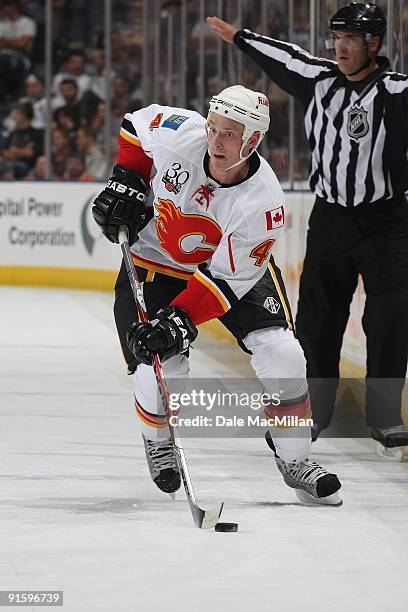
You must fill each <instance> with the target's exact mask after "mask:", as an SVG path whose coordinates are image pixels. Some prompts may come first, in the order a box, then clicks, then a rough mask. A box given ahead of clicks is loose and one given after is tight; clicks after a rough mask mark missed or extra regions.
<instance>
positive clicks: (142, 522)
mask: <svg viewBox="0 0 408 612" xmlns="http://www.w3.org/2000/svg"><path fill="white" fill-rule="evenodd" d="M111 303H112V297H111V296H110V295H108V294H103V293H94V292H82V291H67V290H65V291H63V290H49V289H28V288H13V287H1V288H0V304H1V317H0V364H1V366H0V383H1V386H0V416H1V428H0V590H17V589H20V590H27V589H33V590H41V589H48V590H63V591H64V608H62V609H63V610H65V611H67V612H85V611H86V612H128V611H143V612H144V611H146V612H165V611H167V610H171V611H173V610H177V611H178V612H191V611H193V612H204V611H205V612H207V611H210V610H211V611H214V612H220V611H234V612H244V611H245V612H247V611H249V610H251V611H253V612H270V611H272V610H273V611H276V612H306V611H307V612H309V611H310V612H315V611H319V612H320V611H332V612H344V611H345V610H349V611H352V612H354V611H357V610H361V611H362V610H364V611H367V610H369V611H370V612H373V611H379V612H380V611H381V612H385V611H388V610H390V611H393V612H398V611H401V612H402V611H403V610H406V608H407V603H406V602H407V590H408V589H407V579H406V576H407V545H408V537H407V536H408V521H407V517H408V464H396V463H388V462H384V461H383V460H381V459H379V458H377V457H376V456H375V454H374V450H373V445H372V443H371V441H369V440H336V439H331V440H329V439H322V440H319V441H318V442H317V443H316V445H315V446H314V450H315V457H316V459H317V460H318V461H320V462H321V463H322V464H323V465H324V466H325V467H328V468H330V469H332V470H333V471H335V472H337V473H338V474H339V476H340V478H341V479H342V482H343V489H342V495H343V498H344V505H343V507H341V508H327V507H318V508H313V507H305V506H302V505H301V504H300V503H299V502H298V501H297V500H296V498H295V496H294V494H293V492H292V490H290V489H289V488H288V487H286V486H285V485H284V483H283V481H282V479H281V476H280V475H279V473H278V471H277V469H276V466H275V463H274V461H273V458H272V456H271V454H270V452H269V451H268V449H267V447H266V445H265V444H264V442H263V441H262V440H261V439H251V440H248V439H244V440H233V439H226V440H224V439H221V440H220V439H218V440H209V439H205V440H204V439H188V440H186V441H185V449H186V454H187V457H188V460H189V464H190V467H191V472H192V476H193V479H194V484H195V488H196V494H197V497H198V499H199V501H200V503H201V504H202V505H203V506H205V505H208V506H210V505H211V504H212V503H213V502H215V501H218V500H220V499H223V500H224V501H225V509H224V512H223V515H222V520H223V521H231V522H239V532H238V533H232V534H228V533H216V532H214V531H202V530H198V529H196V528H195V527H194V526H193V523H192V519H191V516H190V513H189V510H188V506H187V503H186V501H185V499H184V494H183V493H179V494H178V495H177V500H176V501H175V502H172V501H171V500H170V499H169V497H168V496H166V495H163V494H161V493H160V492H159V491H158V490H157V489H156V487H155V486H154V485H153V484H152V482H151V481H150V477H149V475H148V470H147V467H146V465H145V459H144V452H143V448H142V444H141V439H140V435H139V433H138V427H137V422H136V417H135V416H134V413H133V408H132V402H131V381H130V378H129V377H127V376H126V374H125V370H124V368H123V362H122V357H121V352H120V349H119V346H118V342H117V340H116V335H115V330H114V324H113V318H112V315H111ZM201 336H202V337H201V339H200V342H199V343H198V344H197V348H196V349H195V350H194V351H193V352H192V357H191V364H192V375H193V376H211V375H217V376H220V375H221V376H230V377H234V376H235V377H237V376H240V375H241V376H245V375H250V371H249V369H248V358H247V356H246V355H244V354H243V353H241V352H240V350H239V349H238V348H234V347H232V346H229V345H216V346H215V345H214V340H213V338H212V337H211V336H209V335H205V334H201ZM2 609H3V608H2ZM6 609H8V608H4V610H6ZM11 609H14V608H10V610H11ZM25 609H29V608H25ZM37 609H38V608H32V610H37Z"/></svg>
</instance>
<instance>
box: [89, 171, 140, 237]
mask: <svg viewBox="0 0 408 612" xmlns="http://www.w3.org/2000/svg"><path fill="white" fill-rule="evenodd" d="M148 191H149V185H148V184H147V183H146V181H145V180H144V178H143V177H142V176H140V175H139V174H138V173H137V172H133V171H132V170H128V169H127V168H124V167H123V166H115V167H114V169H113V176H111V178H110V179H109V181H108V184H107V185H106V187H105V189H104V190H103V191H101V193H100V194H99V195H98V196H97V197H96V198H95V200H94V203H93V207H92V214H93V216H94V219H95V221H96V222H97V224H98V225H99V226H100V228H101V229H102V232H103V233H104V234H105V236H106V237H107V238H108V240H110V241H111V242H116V243H117V242H119V239H118V233H119V228H120V227H121V226H125V227H126V228H127V230H128V238H129V242H130V244H132V242H134V241H135V240H136V238H137V233H138V232H139V231H140V230H141V229H142V228H143V227H144V226H145V225H146V224H147V223H148V221H149V220H150V216H149V214H148V211H147V210H146V208H145V201H146V193H147V192H148Z"/></svg>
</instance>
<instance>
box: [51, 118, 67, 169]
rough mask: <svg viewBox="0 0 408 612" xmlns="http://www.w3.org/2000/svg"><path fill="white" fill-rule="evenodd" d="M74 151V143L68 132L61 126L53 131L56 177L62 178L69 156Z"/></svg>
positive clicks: (53, 162)
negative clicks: (72, 143)
mask: <svg viewBox="0 0 408 612" xmlns="http://www.w3.org/2000/svg"><path fill="white" fill-rule="evenodd" d="M71 153H72V145H71V141H70V139H69V136H68V134H66V133H65V132H64V130H61V129H60V128H54V130H53V132H52V157H51V161H52V169H53V174H54V176H55V178H56V179H57V180H58V179H59V180H62V178H63V176H64V173H65V166H66V163H67V159H68V157H69V156H70V155H71Z"/></svg>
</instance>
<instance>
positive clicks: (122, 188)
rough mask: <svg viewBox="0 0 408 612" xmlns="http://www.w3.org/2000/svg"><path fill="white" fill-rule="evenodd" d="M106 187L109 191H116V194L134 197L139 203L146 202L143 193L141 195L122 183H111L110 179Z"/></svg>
mask: <svg viewBox="0 0 408 612" xmlns="http://www.w3.org/2000/svg"><path fill="white" fill-rule="evenodd" d="M107 187H108V188H109V189H112V191H116V192H117V193H122V194H126V195H128V196H129V197H131V198H133V197H136V200H139V201H140V202H145V201H146V194H145V193H142V192H141V191H138V190H137V189H132V187H128V186H127V185H123V184H122V183H118V182H117V181H113V180H112V179H109V181H108V183H107Z"/></svg>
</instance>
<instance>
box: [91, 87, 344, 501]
mask: <svg viewBox="0 0 408 612" xmlns="http://www.w3.org/2000/svg"><path fill="white" fill-rule="evenodd" d="M268 106H269V103H268V99H267V97H266V96H265V95H263V94H262V93H258V92H254V91H251V90H249V89H246V88H244V87H242V86H239V85H236V86H233V87H228V88H227V89H224V90H223V91H222V92H221V93H220V94H219V95H217V96H214V97H213V98H212V100H211V102H210V111H209V114H208V118H207V120H206V119H204V118H203V117H202V116H201V115H199V114H198V113H196V112H193V111H190V110H186V109H180V108H170V107H168V106H159V105H157V104H153V105H151V106H149V107H147V108H144V109H141V110H139V111H136V112H134V113H131V114H130V113H129V114H127V115H125V117H124V120H123V123H122V128H121V131H120V136H119V145H120V147H119V154H118V159H117V165H116V166H115V168H114V170H113V177H112V178H111V179H110V180H109V181H108V184H107V187H106V188H105V189H104V190H103V191H102V192H101V193H100V194H99V196H98V197H97V198H96V200H95V202H94V206H93V215H94V217H95V220H96V222H97V223H98V224H99V226H100V227H101V229H102V231H103V233H104V234H105V236H106V237H107V238H108V239H109V240H111V241H112V242H118V231H119V228H120V227H121V226H126V227H127V229H128V232H129V234H130V242H131V244H132V247H131V250H132V256H133V259H134V263H135V265H136V267H137V271H138V275H139V277H140V280H141V281H144V287H143V290H144V297H145V302H146V306H147V309H148V313H149V316H150V320H153V322H152V323H135V322H134V318H135V305H134V301H133V296H132V293H131V288H130V286H129V282H128V278H127V274H126V271H125V268H124V265H123V264H122V268H121V271H120V273H119V276H118V280H117V283H116V300H115V308H114V310H115V319H116V325H117V328H118V333H119V337H120V341H121V345H122V348H123V352H124V355H125V357H126V360H127V363H128V367H129V371H130V372H131V373H133V381H134V395H135V403H136V411H137V414H138V416H139V419H140V424H141V429H142V434H143V440H144V444H145V451H146V457H147V461H148V465H149V469H150V473H151V476H152V479H153V480H154V482H155V483H156V485H157V486H158V487H159V488H160V489H161V490H162V491H165V492H174V491H175V490H177V489H178V488H179V487H180V474H179V471H178V468H177V463H176V459H175V455H174V450H173V446H172V443H171V441H170V434H169V429H168V425H167V421H166V417H165V416H164V414H163V409H162V406H161V404H160V400H159V399H158V393H157V388H156V381H155V376H154V372H153V368H152V365H151V364H152V354H153V353H154V352H156V353H158V355H159V357H160V359H161V360H162V362H164V363H163V370H164V373H165V375H166V376H167V377H168V379H169V381H170V384H173V382H174V380H176V381H177V377H179V378H183V377H186V376H187V375H188V370H189V366H188V348H189V346H190V344H191V343H192V342H193V341H194V340H195V338H196V337H197V334H198V330H197V325H199V324H200V323H203V322H205V321H208V320H210V319H214V318H219V319H220V321H221V322H222V323H223V324H224V325H225V327H226V328H227V329H229V330H230V331H231V332H232V334H233V335H234V336H235V338H236V339H237V340H238V343H239V344H240V346H241V347H242V348H243V349H244V350H245V351H246V352H248V353H249V354H250V355H251V365H252V367H253V368H254V370H255V372H256V374H257V376H258V377H259V379H260V380H261V381H262V383H263V385H264V388H265V390H266V392H267V393H269V394H270V395H272V393H274V392H275V391H276V387H275V386H274V385H275V384H276V385H277V389H279V390H280V391H282V395H281V405H280V406H278V407H275V406H272V405H268V406H267V407H266V409H265V411H266V413H267V415H268V417H269V418H270V419H273V418H274V417H276V416H283V415H291V416H298V417H299V418H305V417H307V416H308V415H309V396H308V389H307V382H306V370H305V359H304V356H303V352H302V349H301V348H300V345H299V343H298V341H297V340H296V338H295V336H294V333H293V322H292V317H291V313H290V308H289V305H288V302H287V299H286V294H285V288H284V285H283V281H282V278H281V275H280V271H279V269H278V268H277V267H276V265H275V263H274V261H273V259H272V258H271V257H270V250H271V248H272V245H273V243H274V241H275V240H276V238H277V236H278V234H279V232H280V230H281V229H282V227H283V225H284V209H283V202H284V195H283V192H282V189H281V187H280V185H279V183H278V180H277V178H276V176H275V174H274V172H273V170H272V169H271V168H270V166H269V165H268V164H267V163H266V161H265V160H264V159H263V158H262V157H261V156H260V155H258V153H257V147H258V146H259V143H260V142H261V140H262V138H263V136H264V134H265V133H266V131H267V130H268V127H269V108H268ZM151 175H152V176H153V178H152V179H151V186H152V190H153V194H154V201H153V208H154V216H153V218H151V215H150V217H149V214H148V211H147V209H146V207H145V199H146V194H147V192H148V189H149V187H148V183H149V180H150V177H151ZM271 303H273V304H274V308H271V307H270V304H271ZM301 430H302V431H301ZM278 434H280V435H278ZM269 444H270V446H271V447H272V448H273V450H274V452H275V456H276V463H277V465H278V468H279V470H280V471H281V473H282V475H283V478H284V480H285V482H286V483H287V484H288V485H289V486H290V487H293V488H294V489H296V493H297V494H298V497H300V498H301V499H303V500H305V501H311V502H315V503H326V504H327V503H328V504H336V505H338V504H340V503H341V500H340V498H339V496H338V494H337V491H338V489H339V488H340V482H339V480H338V478H337V476H336V475H334V474H329V473H328V472H327V471H326V470H325V469H324V468H322V467H321V466H319V465H318V464H316V463H314V462H311V461H310V460H309V455H310V447H311V438H310V427H305V428H302V427H292V428H288V430H287V435H286V433H285V435H284V436H282V431H281V430H279V431H278V429H277V428H275V427H271V428H270V440H269Z"/></svg>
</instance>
